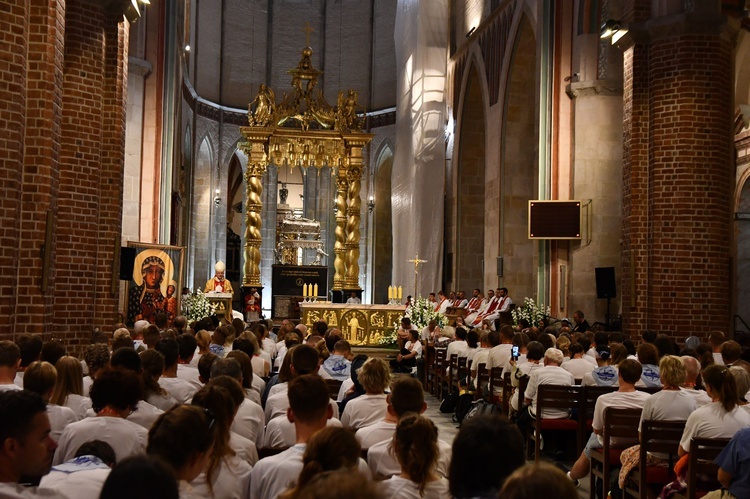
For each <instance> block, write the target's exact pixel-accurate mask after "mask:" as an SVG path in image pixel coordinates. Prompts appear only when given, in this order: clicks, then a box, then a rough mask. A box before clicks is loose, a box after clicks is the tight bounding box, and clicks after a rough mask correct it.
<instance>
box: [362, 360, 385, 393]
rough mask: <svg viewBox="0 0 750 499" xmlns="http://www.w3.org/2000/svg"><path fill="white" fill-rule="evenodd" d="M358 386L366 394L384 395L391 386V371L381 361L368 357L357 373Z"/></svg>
mask: <svg viewBox="0 0 750 499" xmlns="http://www.w3.org/2000/svg"><path fill="white" fill-rule="evenodd" d="M357 376H358V379H359V384H360V385H362V388H364V389H365V391H366V392H377V393H384V392H385V389H386V388H388V386H389V385H390V384H391V369H390V367H388V364H386V363H385V361H384V360H383V359H378V358H376V357H370V358H369V359H367V360H366V361H365V363H364V364H362V367H360V368H359V370H358V371H357Z"/></svg>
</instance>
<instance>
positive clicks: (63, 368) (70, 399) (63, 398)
mask: <svg viewBox="0 0 750 499" xmlns="http://www.w3.org/2000/svg"><path fill="white" fill-rule="evenodd" d="M55 369H57V382H56V383H55V388H54V390H52V396H51V397H50V399H49V402H50V403H51V404H57V405H64V406H65V407H69V408H71V409H73V412H74V413H75V415H76V417H77V418H78V419H79V420H80V419H83V418H84V417H86V411H88V410H89V409H91V399H90V398H88V397H84V396H83V368H82V367H81V363H80V362H79V361H78V359H76V358H75V357H69V356H65V357H61V358H60V360H58V361H57V363H56V364H55Z"/></svg>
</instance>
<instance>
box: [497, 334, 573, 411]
mask: <svg viewBox="0 0 750 499" xmlns="http://www.w3.org/2000/svg"><path fill="white" fill-rule="evenodd" d="M551 350H552V349H550V355H552V351H551ZM544 354H545V352H544V346H543V345H542V344H541V343H539V342H538V341H531V342H529V344H528V345H526V356H525V357H526V359H525V360H524V361H523V362H521V361H520V360H519V361H518V362H517V361H516V360H514V359H513V357H511V359H510V381H511V385H512V386H513V393H512V394H511V397H510V407H511V408H512V409H513V412H514V413H516V412H518V411H519V404H518V402H519V400H518V395H519V393H518V387H519V386H520V380H521V379H522V378H523V376H532V375H533V373H534V372H536V371H538V370H540V369H544V367H545V365H547V366H553V365H554V364H553V360H548V359H547V358H545V355H544ZM543 359H544V360H543ZM558 377H559V376H558ZM563 378H565V377H564V376H563ZM537 380H538V378H537ZM537 383H539V381H537ZM542 384H544V383H542ZM555 384H557V383H555ZM532 417H533V415H532Z"/></svg>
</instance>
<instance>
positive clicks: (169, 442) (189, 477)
mask: <svg viewBox="0 0 750 499" xmlns="http://www.w3.org/2000/svg"><path fill="white" fill-rule="evenodd" d="M219 433H221V432H220V431H219V430H218V428H216V415H215V414H214V413H213V412H209V411H207V410H205V409H204V408H203V407H199V406H196V405H178V406H175V407H173V408H172V409H170V410H169V411H167V412H165V413H164V414H163V415H162V416H161V417H159V419H157V420H156V422H155V423H154V426H153V427H152V428H151V431H150V432H149V435H148V447H147V448H146V452H147V453H148V454H149V455H152V456H157V457H158V458H160V459H162V460H163V461H164V462H166V463H167V464H169V466H171V467H172V469H173V470H174V474H175V477H176V478H177V480H178V481H179V485H180V491H181V492H184V493H183V494H180V495H181V497H192V496H195V490H194V489H193V486H192V484H190V482H192V481H193V480H195V479H196V478H198V476H199V475H200V474H201V473H202V472H203V470H205V469H206V468H207V466H208V465H209V463H210V462H211V457H212V453H213V451H214V442H215V441H216V438H217V436H218V434H219Z"/></svg>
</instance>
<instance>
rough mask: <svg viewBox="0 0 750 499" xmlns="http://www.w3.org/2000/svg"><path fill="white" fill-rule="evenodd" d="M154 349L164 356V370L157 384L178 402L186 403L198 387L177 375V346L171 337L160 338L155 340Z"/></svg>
mask: <svg viewBox="0 0 750 499" xmlns="http://www.w3.org/2000/svg"><path fill="white" fill-rule="evenodd" d="M154 349H155V350H156V351H157V352H159V353H161V354H162V355H163V356H164V371H162V374H161V377H160V378H159V385H161V387H162V388H164V389H165V390H166V391H167V393H169V395H170V396H172V397H173V398H174V399H175V400H176V401H177V402H179V403H180V404H187V403H189V402H190V399H192V398H193V395H195V392H197V391H198V387H197V386H196V385H194V384H193V383H191V382H189V381H186V380H184V379H182V378H178V377H177V360H178V358H179V346H178V344H177V341H176V340H173V339H172V338H162V339H160V340H159V341H157V342H156V345H155V346H154Z"/></svg>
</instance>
